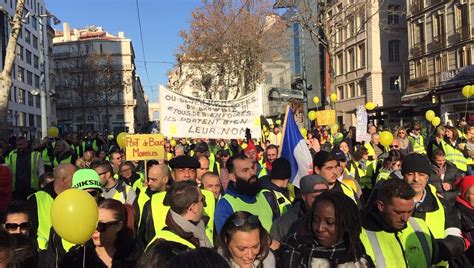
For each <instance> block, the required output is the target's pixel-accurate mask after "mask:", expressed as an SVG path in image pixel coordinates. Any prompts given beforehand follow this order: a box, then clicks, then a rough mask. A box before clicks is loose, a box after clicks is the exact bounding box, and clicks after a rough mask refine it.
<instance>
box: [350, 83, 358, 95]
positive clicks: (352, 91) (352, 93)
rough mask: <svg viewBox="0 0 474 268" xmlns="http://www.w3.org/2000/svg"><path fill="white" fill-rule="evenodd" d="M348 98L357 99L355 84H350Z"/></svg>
mask: <svg viewBox="0 0 474 268" xmlns="http://www.w3.org/2000/svg"><path fill="white" fill-rule="evenodd" d="M348 97H349V98H355V97H357V95H356V89H355V84H354V83H351V84H349V92H348Z"/></svg>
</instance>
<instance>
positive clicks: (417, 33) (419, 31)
mask: <svg viewBox="0 0 474 268" xmlns="http://www.w3.org/2000/svg"><path fill="white" fill-rule="evenodd" d="M418 21H419V22H420V23H417V24H415V26H414V27H413V45H414V46H415V47H416V46H417V45H419V44H420V43H422V42H423V41H424V40H425V28H424V24H423V21H420V20H418Z"/></svg>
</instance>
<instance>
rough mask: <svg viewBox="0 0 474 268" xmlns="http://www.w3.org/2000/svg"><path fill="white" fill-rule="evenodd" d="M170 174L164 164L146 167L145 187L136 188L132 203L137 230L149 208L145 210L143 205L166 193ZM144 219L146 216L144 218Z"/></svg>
mask: <svg viewBox="0 0 474 268" xmlns="http://www.w3.org/2000/svg"><path fill="white" fill-rule="evenodd" d="M170 177H171V174H170V170H169V169H168V166H167V165H166V164H158V165H152V166H149V167H148V172H147V178H146V181H145V182H146V187H140V188H137V198H135V201H134V202H133V208H134V209H135V227H136V229H137V230H138V227H139V226H140V223H141V219H142V216H144V211H146V212H147V213H148V212H149V208H148V209H146V210H145V204H147V202H148V200H150V198H151V197H152V196H153V195H154V194H156V193H160V192H164V191H166V189H167V187H168V181H169V180H170ZM144 217H145V218H146V217H147V215H145V216H144Z"/></svg>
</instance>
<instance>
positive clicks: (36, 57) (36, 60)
mask: <svg viewBox="0 0 474 268" xmlns="http://www.w3.org/2000/svg"><path fill="white" fill-rule="evenodd" d="M33 66H34V67H35V68H36V69H38V68H39V58H38V56H36V55H33Z"/></svg>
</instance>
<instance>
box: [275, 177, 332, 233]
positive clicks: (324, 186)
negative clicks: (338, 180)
mask: <svg viewBox="0 0 474 268" xmlns="http://www.w3.org/2000/svg"><path fill="white" fill-rule="evenodd" d="M328 190H329V186H328V182H327V181H326V179H325V178H323V177H322V176H320V175H316V174H312V175H307V176H304V177H303V178H301V181H300V191H301V200H300V201H297V202H296V203H295V204H294V206H293V207H291V208H290V209H288V211H287V212H286V213H285V214H284V215H283V216H281V217H280V218H278V219H277V220H276V221H275V222H274V223H273V225H272V228H271V230H270V235H271V237H272V238H273V239H274V240H277V241H282V240H283V239H284V237H285V236H287V235H290V234H292V233H294V232H296V231H297V230H298V228H299V224H300V222H301V220H302V219H303V217H304V216H305V214H306V212H307V211H309V209H310V208H311V206H312V205H313V202H314V199H315V198H316V197H317V196H318V195H320V194H321V193H322V192H324V191H328Z"/></svg>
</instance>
